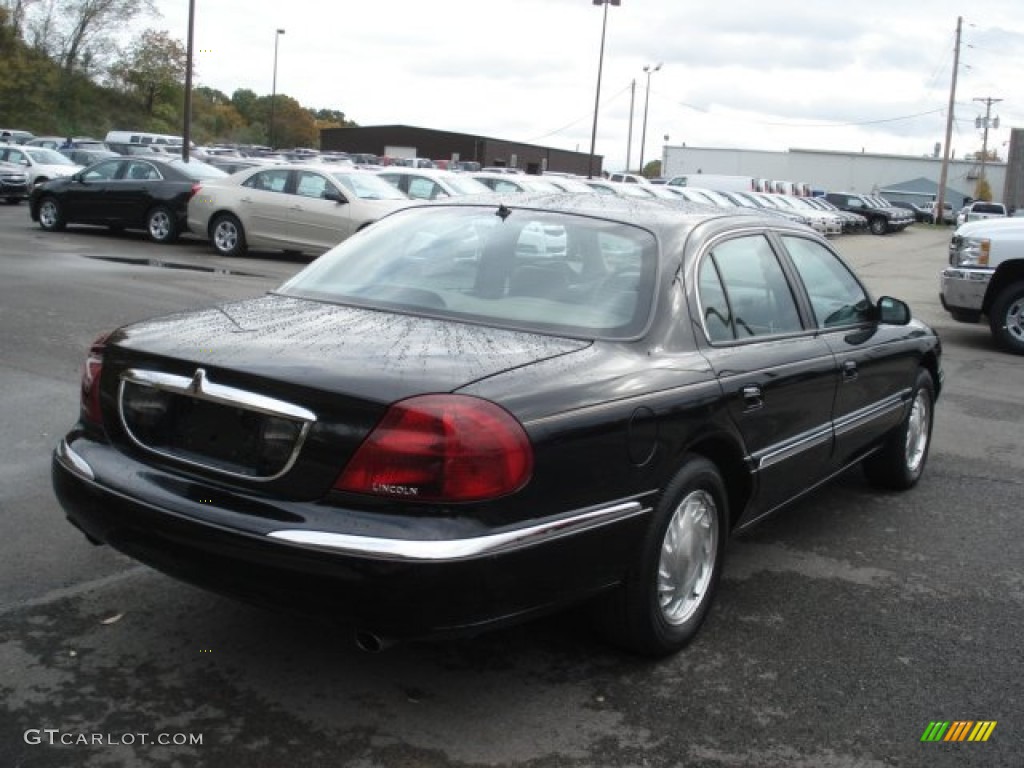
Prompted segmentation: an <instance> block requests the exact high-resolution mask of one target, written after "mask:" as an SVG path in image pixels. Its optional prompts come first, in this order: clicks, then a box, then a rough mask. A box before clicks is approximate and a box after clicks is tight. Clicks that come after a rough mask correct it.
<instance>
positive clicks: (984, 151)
mask: <svg viewBox="0 0 1024 768" xmlns="http://www.w3.org/2000/svg"><path fill="white" fill-rule="evenodd" d="M974 101H983V102H985V117H981V116H980V115H979V116H978V117H977V118H975V120H974V127H975V128H981V127H982V126H984V128H985V134H984V136H985V138H984V139H982V143H981V177H980V179H979V180H978V184H979V185H980V184H981V182H983V181H985V162H986V161H987V160H988V127H989V125H990V124H991V125H992V127H993V128H995V129H997V130H998V128H999V118H998V117H996V119H995V120H991V119H990V118H991V116H992V105H993V104H998V103H999V102H1000V101H1002V99H993V98H992V97H991V96H986V97H984V98H975V99H974ZM983 121H984V122H983Z"/></svg>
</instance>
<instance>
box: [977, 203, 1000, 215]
mask: <svg viewBox="0 0 1024 768" xmlns="http://www.w3.org/2000/svg"><path fill="white" fill-rule="evenodd" d="M971 212H972V213H998V214H1000V215H1002V214H1005V213H1006V209H1005V208H1003V206H1002V205H998V204H995V203H975V204H974V205H973V206H971Z"/></svg>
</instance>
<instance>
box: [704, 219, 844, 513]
mask: <svg viewBox="0 0 1024 768" xmlns="http://www.w3.org/2000/svg"><path fill="white" fill-rule="evenodd" d="M697 280H698V297H699V301H698V303H699V306H700V311H701V317H702V321H703V325H704V333H705V335H706V337H707V339H708V341H709V342H710V347H709V349H708V350H707V353H706V354H707V358H708V360H709V362H710V364H711V366H712V368H713V369H714V371H715V374H716V376H717V378H718V380H719V382H720V384H721V387H722V390H723V392H724V393H725V396H726V398H727V402H728V404H729V410H730V414H731V416H732V419H733V421H734V422H735V424H736V426H737V428H738V429H739V431H740V433H741V434H742V436H743V440H744V443H745V445H746V451H747V456H746V458H747V461H748V462H749V464H750V467H751V471H752V472H753V476H754V478H755V481H756V491H755V496H754V498H753V499H752V501H751V505H750V507H749V509H748V511H747V514H746V516H745V517H744V519H743V520H742V521H741V524H742V523H746V522H751V521H753V520H755V519H756V518H757V517H759V516H761V515H763V514H766V513H768V512H770V511H771V510H773V509H775V508H776V507H778V506H779V505H781V504H782V503H784V502H786V501H788V500H789V499H791V498H793V497H794V496H795V495H798V494H799V493H800V492H801V491H802V490H803V489H806V488H808V487H810V486H811V485H813V484H814V483H815V482H817V481H819V480H821V479H822V478H823V477H825V476H826V474H827V473H828V471H829V466H830V459H831V455H832V441H833V433H832V404H833V400H834V398H835V394H836V386H837V371H836V361H835V357H834V355H833V354H832V350H831V349H830V347H829V345H828V344H827V343H826V342H825V340H824V339H822V338H821V337H820V336H819V335H818V334H817V333H815V332H814V331H813V330H812V329H809V328H807V327H806V324H807V321H806V318H805V317H804V316H803V315H802V314H801V310H800V309H799V307H798V303H797V300H796V298H795V295H794V292H793V290H792V287H791V285H790V282H789V279H788V278H787V274H786V271H785V269H784V267H783V264H782V262H781V261H780V259H779V255H778V253H777V252H776V250H775V248H774V247H773V244H772V242H771V241H770V240H769V238H768V237H767V235H766V234H763V233H754V234H744V235H740V236H733V237H729V238H726V239H721V240H718V241H715V242H713V243H712V244H711V245H710V247H708V248H707V249H706V250H705V251H704V253H703V254H702V255H701V257H700V261H699V264H698V272H697Z"/></svg>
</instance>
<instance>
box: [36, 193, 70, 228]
mask: <svg viewBox="0 0 1024 768" xmlns="http://www.w3.org/2000/svg"><path fill="white" fill-rule="evenodd" d="M38 211H39V226H40V227H42V228H43V229H45V230H46V231H47V232H60V231H61V230H62V229H64V227H66V226H67V220H66V219H65V218H64V208H63V206H61V204H60V202H58V200H57V198H56V197H54V196H53V195H47V196H46V197H44V198H43V199H42V200H40V201H39V208H38Z"/></svg>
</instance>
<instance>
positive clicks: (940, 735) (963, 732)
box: [921, 720, 997, 741]
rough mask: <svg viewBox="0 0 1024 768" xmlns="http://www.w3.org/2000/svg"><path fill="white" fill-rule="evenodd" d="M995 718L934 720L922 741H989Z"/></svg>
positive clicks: (923, 734) (925, 731)
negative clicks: (951, 720)
mask: <svg viewBox="0 0 1024 768" xmlns="http://www.w3.org/2000/svg"><path fill="white" fill-rule="evenodd" d="M996 722H997V721H995V720H978V721H974V720H954V721H953V722H950V721H949V720H933V721H932V722H930V723H928V727H927V728H925V729H924V733H922V734H921V741H988V737H989V736H991V735H992V731H994V730H995V728H996Z"/></svg>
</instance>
